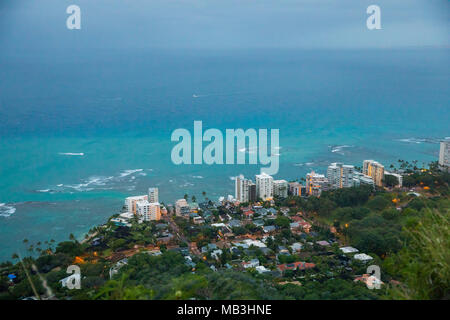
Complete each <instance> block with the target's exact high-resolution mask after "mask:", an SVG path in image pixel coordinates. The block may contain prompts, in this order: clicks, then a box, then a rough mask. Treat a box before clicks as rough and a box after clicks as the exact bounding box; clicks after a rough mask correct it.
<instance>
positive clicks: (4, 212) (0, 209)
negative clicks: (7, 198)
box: [0, 203, 16, 217]
mask: <svg viewBox="0 0 450 320" xmlns="http://www.w3.org/2000/svg"><path fill="white" fill-rule="evenodd" d="M14 212H16V208H14V207H13V206H12V205H7V204H6V203H0V217H9V216H11V215H12V214H13V213H14Z"/></svg>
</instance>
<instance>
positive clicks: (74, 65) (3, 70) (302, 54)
mask: <svg viewBox="0 0 450 320" xmlns="http://www.w3.org/2000/svg"><path fill="white" fill-rule="evenodd" d="M449 57H450V55H449V49H437V48H426V49H412V48H408V49H396V50H393V49H392V50H391V49H372V50H369V49H367V50H262V49H260V50H256V49H255V50H247V51H244V50H228V51H202V50H190V51H170V50H165V51H164V50H141V51H140V52H138V53H137V52H135V51H134V52H132V50H129V51H128V50H121V51H115V50H109V51H108V50H104V51H98V52H96V53H95V54H87V53H86V52H84V53H77V52H73V53H72V54H64V55H62V54H52V55H47V54H30V55H26V56H23V55H21V56H14V55H11V54H7V53H0V119H1V120H0V139H1V143H0V242H1V243H2V246H1V247H0V261H3V260H7V259H10V257H11V255H12V253H14V252H18V251H20V252H21V253H22V254H25V253H26V252H25V250H26V249H25V246H24V244H23V243H22V240H23V239H24V238H27V239H29V240H30V242H37V241H41V242H44V241H46V240H50V239H54V240H56V241H61V240H65V239H68V237H69V234H70V233H73V234H74V235H75V236H76V237H77V238H79V239H82V238H83V236H84V234H85V233H86V232H87V231H88V230H89V229H90V228H91V227H92V226H95V225H98V224H101V223H104V222H105V221H106V219H107V218H108V217H109V216H111V215H113V214H115V213H117V212H118V211H119V210H120V209H121V207H122V204H123V200H124V198H125V197H127V196H132V195H140V194H144V193H146V192H147V189H148V188H149V187H158V188H159V193H160V201H162V202H164V203H173V202H174V201H175V200H176V199H179V198H182V197H183V195H184V194H188V195H189V197H191V196H192V195H195V196H196V197H197V199H198V200H200V201H201V200H202V199H203V198H204V197H203V195H202V192H203V191H205V192H206V197H207V198H209V199H213V200H216V199H218V197H219V196H226V195H228V194H233V193H234V181H233V180H232V177H234V176H236V175H238V174H241V173H242V174H244V175H246V176H249V177H252V178H254V175H255V174H258V173H259V169H260V166H258V165H212V166H208V165H180V166H176V165H174V164H173V163H172V162H171V157H170V154H171V149H172V147H173V146H174V145H175V143H173V142H171V140H170V136H171V133H172V131H173V130H175V129H177V128H186V129H188V130H189V131H191V132H192V131H193V122H194V120H201V121H202V122H203V127H204V130H206V129H207V128H218V129H220V130H223V132H225V129H227V128H229V129H237V128H243V129H248V128H255V129H257V128H267V129H269V130H270V129H279V130H280V147H281V148H280V150H279V153H280V169H279V172H278V174H277V175H276V176H275V178H277V179H286V180H295V179H299V178H301V177H304V175H305V174H306V173H307V172H309V171H311V170H316V171H318V172H322V173H325V170H326V167H327V166H328V164H329V163H331V162H336V161H339V162H344V163H347V164H354V165H358V166H361V165H362V161H363V160H364V159H375V160H377V161H379V162H381V163H383V164H384V165H385V166H386V167H388V166H389V165H390V164H395V163H397V160H398V159H405V160H409V161H411V160H418V161H419V164H422V163H428V162H430V161H436V160H437V158H438V152H439V145H438V142H439V140H440V139H442V138H444V137H448V136H450V126H449V123H450V121H449V119H450V118H449V115H450V103H449V101H450V99H449V93H450V91H449V83H450V82H449V80H450V72H449V71H450V70H449Z"/></svg>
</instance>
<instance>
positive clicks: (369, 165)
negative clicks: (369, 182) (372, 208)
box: [363, 160, 384, 187]
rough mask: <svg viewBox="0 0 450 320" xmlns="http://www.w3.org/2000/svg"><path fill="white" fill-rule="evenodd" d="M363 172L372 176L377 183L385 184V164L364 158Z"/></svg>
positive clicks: (378, 184) (379, 184)
mask: <svg viewBox="0 0 450 320" xmlns="http://www.w3.org/2000/svg"><path fill="white" fill-rule="evenodd" d="M363 173H364V174H365V175H367V176H370V177H372V179H373V181H374V182H375V185H377V186H379V187H381V186H383V178H384V166H383V165H382V164H381V163H379V162H377V161H375V160H364V162H363Z"/></svg>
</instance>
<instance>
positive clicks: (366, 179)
mask: <svg viewBox="0 0 450 320" xmlns="http://www.w3.org/2000/svg"><path fill="white" fill-rule="evenodd" d="M353 185H354V186H355V187H359V186H361V185H367V186H372V187H375V182H374V181H373V179H372V177H370V176H367V175H365V174H363V173H361V172H357V171H355V174H354V175H353Z"/></svg>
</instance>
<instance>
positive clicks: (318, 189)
mask: <svg viewBox="0 0 450 320" xmlns="http://www.w3.org/2000/svg"><path fill="white" fill-rule="evenodd" d="M327 189H328V179H327V178H326V177H325V176H324V175H323V174H318V173H315V172H314V171H312V172H310V173H307V174H306V193H307V194H309V195H312V196H319V195H320V194H321V193H322V191H324V190H327Z"/></svg>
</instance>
